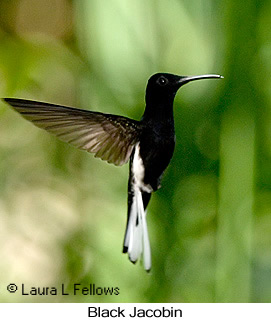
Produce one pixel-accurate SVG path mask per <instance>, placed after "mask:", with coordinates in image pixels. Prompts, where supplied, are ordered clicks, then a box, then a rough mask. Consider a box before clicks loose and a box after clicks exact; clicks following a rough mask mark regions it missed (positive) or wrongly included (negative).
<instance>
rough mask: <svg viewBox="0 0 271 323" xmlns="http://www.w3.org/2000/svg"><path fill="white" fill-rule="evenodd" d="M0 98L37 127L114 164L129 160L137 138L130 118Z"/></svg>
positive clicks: (135, 126) (136, 126) (133, 122)
mask: <svg viewBox="0 0 271 323" xmlns="http://www.w3.org/2000/svg"><path fill="white" fill-rule="evenodd" d="M4 100H5V101H6V102H7V103H8V104H10V105H11V106H12V107H13V108H14V109H15V110H16V111H17V112H19V113H20V114H21V115H22V116H23V117H24V118H25V119H27V120H29V121H32V122H33V123H34V124H35V125H36V126H38V127H39V128H42V129H45V130H47V131H48V132H50V133H52V134H54V135H56V136H57V137H58V138H59V139H61V140H63V141H65V142H68V143H70V144H72V145H73V146H75V147H77V148H79V149H83V150H86V151H88V152H91V153H94V154H95V157H99V158H101V159H103V160H106V161H108V162H109V163H113V164H115V165H118V166H120V165H123V164H125V163H126V162H127V161H128V160H129V158H130V155H131V153H132V151H133V148H134V146H135V144H136V142H137V141H138V136H139V132H140V127H139V122H138V121H135V120H132V119H128V118H125V117H122V116H117V115H113V114H104V113H99V112H91V111H87V110H81V109H75V108H70V107H65V106H60V105H55V104H49V103H43V102H36V101H29V100H21V99H9V98H6V99H4Z"/></svg>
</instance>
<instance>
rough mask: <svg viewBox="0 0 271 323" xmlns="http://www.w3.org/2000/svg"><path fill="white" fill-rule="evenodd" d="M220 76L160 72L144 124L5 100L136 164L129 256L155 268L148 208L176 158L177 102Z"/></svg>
mask: <svg viewBox="0 0 271 323" xmlns="http://www.w3.org/2000/svg"><path fill="white" fill-rule="evenodd" d="M210 78H222V76H220V75H216V74H207V75H199V76H191V77H188V76H177V75H173V74H167V73H157V74H154V75H153V76H151V78H150V79H149V81H148V84H147V89H146V108H145V112H144V114H143V117H142V119H141V120H140V121H136V120H132V119H129V118H126V117H122V116H118V115H113V114H104V113H100V112H92V111H87V110H81V109H75V108H70V107H65V106H60V105H55V104H48V103H43V102H37V101H30V100H22V99H10V98H6V99H4V100H5V101H6V102H7V103H8V104H10V105H11V106H12V107H13V108H14V109H15V110H16V111H17V112H19V113H20V114H21V115H22V116H23V117H24V118H25V119H27V120H30V121H32V122H33V123H34V124H35V125H36V126H38V127H40V128H42V129H45V130H47V131H48V132H50V133H52V134H54V135H56V136H57V137H58V138H60V139H61V140H63V141H65V142H68V143H70V144H72V145H74V146H75V147H77V148H79V149H83V150H86V151H88V152H91V153H94V154H95V157H99V158H101V159H103V160H106V161H108V162H109V163H113V164H115V165H117V166H121V165H123V164H125V163H127V162H128V160H130V175H129V183H128V218H127V225H126V231H125V237H124V243H123V252H124V253H128V255H129V259H130V261H132V262H133V263H135V262H136V261H137V260H138V259H139V258H140V257H141V255H143V263H144V268H145V270H147V271H149V270H150V269H151V249H150V242H149V236H148V229H147V222H146V208H147V205H148V203H149V201H150V197H151V194H152V192H154V191H156V190H157V189H158V188H159V187H160V181H161V178H162V175H163V173H164V171H165V169H166V167H167V166H168V164H169V162H170V159H171V157H172V155H173V151H174V146H175V131H174V118H173V101H174V97H175V94H176V92H177V91H178V89H179V88H180V87H181V86H182V85H184V84H186V83H188V82H191V81H195V80H201V79H210Z"/></svg>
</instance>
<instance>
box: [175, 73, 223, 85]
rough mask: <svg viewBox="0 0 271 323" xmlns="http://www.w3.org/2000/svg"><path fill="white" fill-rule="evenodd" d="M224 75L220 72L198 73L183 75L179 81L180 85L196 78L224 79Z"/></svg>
mask: <svg viewBox="0 0 271 323" xmlns="http://www.w3.org/2000/svg"><path fill="white" fill-rule="evenodd" d="M223 78H224V77H223V76H222V75H218V74H204V75H196V76H182V77H181V78H180V80H179V82H178V84H179V85H180V86H182V85H183V84H186V83H188V82H191V81H196V80H203V79H223Z"/></svg>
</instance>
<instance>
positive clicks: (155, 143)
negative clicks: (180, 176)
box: [132, 131, 175, 193]
mask: <svg viewBox="0 0 271 323" xmlns="http://www.w3.org/2000/svg"><path fill="white" fill-rule="evenodd" d="M174 146H175V136H174V134H173V135H172V134H169V133H167V134H166V135H164V136H163V135H162V134H161V133H159V134H158V135H157V133H155V132H154V131H148V132H146V133H145V135H142V137H141V139H140V141H139V143H138V144H137V145H136V147H135V151H134V156H133V160H132V171H133V174H134V182H135V183H136V185H137V187H140V189H141V190H143V191H146V192H149V193H150V192H151V191H155V190H157V189H158V187H159V185H160V179H161V176H162V174H163V172H164V170H165V169H166V167H167V166H168V164H169V162H170V159H171V158H172V155H173V151H174Z"/></svg>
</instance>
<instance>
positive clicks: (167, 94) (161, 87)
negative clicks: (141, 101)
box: [146, 73, 223, 105]
mask: <svg viewBox="0 0 271 323" xmlns="http://www.w3.org/2000/svg"><path fill="white" fill-rule="evenodd" d="M210 78H223V76H221V75H216V74H205V75H197V76H179V75H174V74H168V73H156V74H154V75H152V76H151V77H150V79H149V81H148V84H147V89H146V104H147V105H150V104H151V105H157V104H159V105H160V104H172V103H173V100H174V97H175V94H176V92H177V91H178V89H179V88H180V87H181V86H182V85H184V84H187V83H189V82H191V81H196V80H202V79H210Z"/></svg>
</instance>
